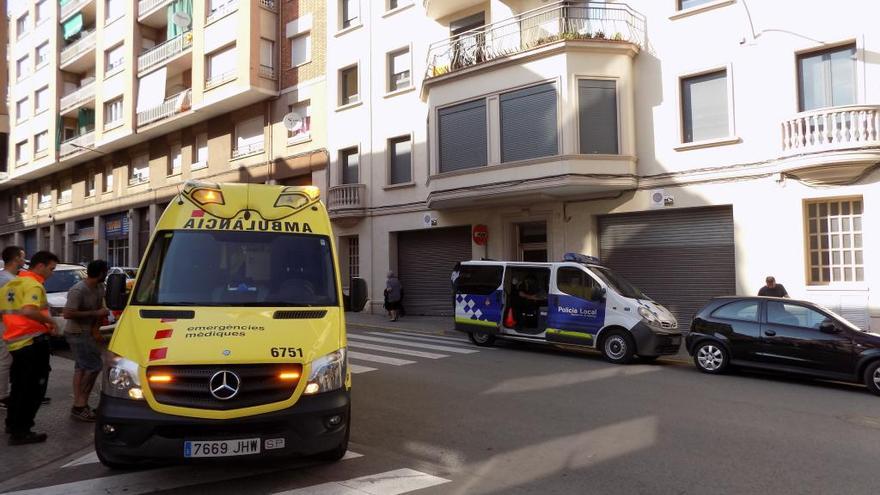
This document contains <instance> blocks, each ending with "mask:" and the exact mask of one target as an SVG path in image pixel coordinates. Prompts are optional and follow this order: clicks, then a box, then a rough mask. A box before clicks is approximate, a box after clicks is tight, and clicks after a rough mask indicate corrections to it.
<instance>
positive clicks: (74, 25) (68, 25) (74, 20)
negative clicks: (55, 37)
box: [61, 12, 83, 40]
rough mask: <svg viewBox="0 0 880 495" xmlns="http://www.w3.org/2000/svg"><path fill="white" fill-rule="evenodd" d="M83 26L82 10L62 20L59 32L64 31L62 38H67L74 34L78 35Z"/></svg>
mask: <svg viewBox="0 0 880 495" xmlns="http://www.w3.org/2000/svg"><path fill="white" fill-rule="evenodd" d="M82 28H83V15H82V12H80V13H79V14H76V15H75V16H73V17H71V18H70V19H68V20H66V21H64V24H62V25H61V32H62V33H64V39H65V40H69V39H70V38H73V37H74V36H76V35H78V34H79V33H80V31H82Z"/></svg>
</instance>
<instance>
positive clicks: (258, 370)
mask: <svg viewBox="0 0 880 495" xmlns="http://www.w3.org/2000/svg"><path fill="white" fill-rule="evenodd" d="M222 372H227V373H232V374H234V376H233V375H228V374H226V378H227V379H226V382H225V385H227V386H228V387H224V386H223V385H224V382H223V378H224V375H223V373H222ZM218 373H219V375H218ZM281 373H285V374H290V373H295V374H298V375H301V374H302V365H300V364H285V363H279V364H234V365H223V364H209V365H188V366H151V367H149V368H147V377H148V380H149V377H153V376H156V375H167V376H170V377H171V378H170V381H168V382H155V381H152V380H150V381H149V387H150V391H151V392H152V394H153V397H154V398H155V399H156V402H158V403H160V404H164V405H167V406H178V407H187V408H192V409H211V410H230V409H241V408H244V407H253V406H259V405H263V404H271V403H273V402H281V401H284V400H287V399H289V398H290V396H291V395H293V392H294V390H295V389H296V386H297V384H298V383H299V379H290V378H288V379H286V380H282V379H281V378H280V375H281ZM236 377H237V380H238V383H237V387H236V383H235V380H236ZM212 379H213V383H212ZM232 389H236V390H237V391H235V393H234V394H233V393H232ZM212 390H214V393H212ZM226 397H228V398H226Z"/></svg>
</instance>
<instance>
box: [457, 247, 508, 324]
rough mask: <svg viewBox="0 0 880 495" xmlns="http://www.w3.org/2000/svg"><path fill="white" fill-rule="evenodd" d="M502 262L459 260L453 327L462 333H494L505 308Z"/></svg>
mask: <svg viewBox="0 0 880 495" xmlns="http://www.w3.org/2000/svg"><path fill="white" fill-rule="evenodd" d="M502 280H504V265H503V264H501V263H479V264H469V263H462V264H461V265H460V266H459V267H458V277H457V278H456V279H455V282H454V284H455V326H456V328H457V329H458V330H462V331H465V332H468V331H475V330H480V331H484V332H497V331H498V328H499V326H500V325H501V314H502V309H503V308H504V297H503V295H504V290H503V287H502Z"/></svg>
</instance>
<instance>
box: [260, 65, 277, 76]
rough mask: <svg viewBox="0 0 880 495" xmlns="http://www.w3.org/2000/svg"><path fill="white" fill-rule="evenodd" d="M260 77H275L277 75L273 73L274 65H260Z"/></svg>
mask: <svg viewBox="0 0 880 495" xmlns="http://www.w3.org/2000/svg"><path fill="white" fill-rule="evenodd" d="M260 77H265V78H266V79H275V78H276V77H278V76H277V74H276V73H275V67H269V66H268V65H260Z"/></svg>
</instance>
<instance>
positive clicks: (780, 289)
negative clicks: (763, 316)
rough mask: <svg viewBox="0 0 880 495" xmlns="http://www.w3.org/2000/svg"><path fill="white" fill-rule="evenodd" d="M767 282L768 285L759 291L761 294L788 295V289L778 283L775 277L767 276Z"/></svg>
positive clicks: (767, 295) (772, 295) (769, 295)
mask: <svg viewBox="0 0 880 495" xmlns="http://www.w3.org/2000/svg"><path fill="white" fill-rule="evenodd" d="M765 282H767V285H765V286H764V287H761V290H759V291H758V295H759V296H766V297H788V291H787V290H785V286H783V285H782V284H777V283H776V278H775V277H772V276H771V277H767V278H766V280H765Z"/></svg>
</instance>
